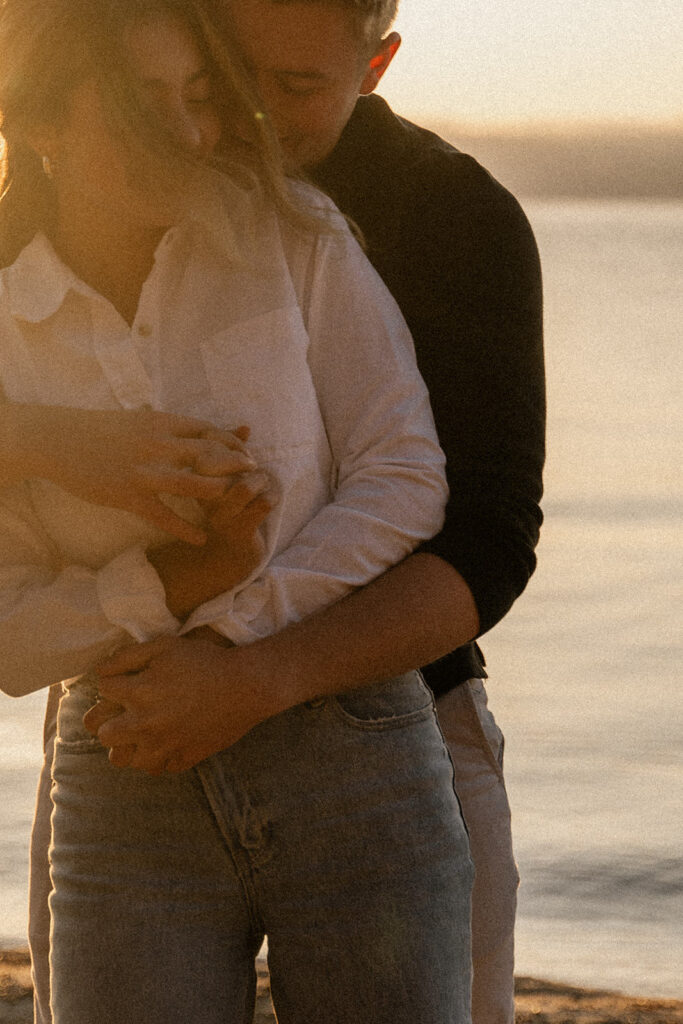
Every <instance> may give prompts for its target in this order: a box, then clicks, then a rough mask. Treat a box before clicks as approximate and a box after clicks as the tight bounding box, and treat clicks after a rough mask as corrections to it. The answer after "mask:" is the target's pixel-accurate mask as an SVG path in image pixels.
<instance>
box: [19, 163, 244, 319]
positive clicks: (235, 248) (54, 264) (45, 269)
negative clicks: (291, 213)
mask: <svg viewBox="0 0 683 1024" xmlns="http://www.w3.org/2000/svg"><path fill="white" fill-rule="evenodd" d="M255 187H256V186H255ZM253 216H254V209H253V204H252V203H250V202H248V201H247V190H246V189H245V188H243V187H241V186H239V185H237V184H235V183H234V182H232V181H231V180H229V179H228V178H227V177H226V176H225V175H223V174H219V173H217V172H211V171H208V172H207V174H206V175H205V176H203V180H202V182H201V184H199V185H198V187H197V189H196V191H195V193H194V195H193V199H192V203H191V206H190V208H189V209H188V211H187V214H186V215H185V216H184V217H183V218H182V220H181V221H179V222H178V224H176V225H174V226H173V227H171V228H170V229H169V230H168V231H167V232H166V234H165V235H164V237H163V238H162V240H161V241H160V243H159V245H158V247H157V250H156V253H155V260H156V259H157V258H159V257H160V256H161V255H162V253H166V252H168V251H169V250H171V249H173V248H175V245H176V244H177V243H178V242H179V241H180V240H182V239H188V240H189V241H190V242H191V244H193V245H198V246H202V245H206V244H207V242H208V243H209V244H211V245H213V246H215V247H216V248H218V249H219V251H220V252H221V253H223V254H224V255H225V256H227V257H228V258H229V259H230V260H231V261H234V262H238V263H240V262H243V261H244V260H245V257H246V252H245V242H246V240H247V239H248V238H249V237H250V235H249V227H250V226H251V225H250V221H251V219H252V217H253ZM197 231H199V235H197V233H196V232H197ZM2 277H3V278H4V281H5V286H6V290H7V295H8V299H9V309H10V313H11V315H12V316H13V317H16V318H18V319H21V320H25V321H28V322H29V323H40V322H41V321H43V320H47V319H48V318H49V317H51V316H53V315H54V314H55V313H56V312H57V310H58V309H59V308H60V307H61V306H62V304H63V303H64V300H65V299H66V297H67V295H68V294H69V292H70V291H74V292H77V293H78V294H80V295H83V296H86V297H87V298H89V299H90V300H92V299H94V298H97V297H98V296H97V292H95V291H94V289H92V288H90V287H89V285H87V284H85V282H83V281H81V279H80V278H79V277H77V275H76V274H75V273H74V272H73V270H71V269H70V267H68V266H67V265H66V264H65V263H64V262H63V261H62V260H61V259H60V258H59V256H58V255H57V253H56V252H55V250H54V248H53V246H52V244H51V242H50V241H49V239H48V238H47V237H46V236H45V235H44V234H43V233H42V232H38V234H36V235H35V236H34V237H33V239H32V240H31V241H30V242H29V244H28V245H27V246H26V247H25V248H24V249H23V250H22V251H21V253H20V254H19V256H18V257H17V259H16V260H15V261H14V263H13V264H12V265H11V266H10V267H8V268H7V269H6V270H5V271H3V273H2Z"/></svg>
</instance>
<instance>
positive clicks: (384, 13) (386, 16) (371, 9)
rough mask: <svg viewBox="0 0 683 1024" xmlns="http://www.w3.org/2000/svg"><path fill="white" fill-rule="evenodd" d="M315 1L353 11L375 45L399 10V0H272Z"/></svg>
mask: <svg viewBox="0 0 683 1024" xmlns="http://www.w3.org/2000/svg"><path fill="white" fill-rule="evenodd" d="M296 2H299V3H301V2H303V3H315V4H319V5H320V6H322V7H341V8H342V10H347V11H349V12H351V13H352V14H353V15H354V17H355V19H356V23H357V25H358V29H359V32H360V33H361V34H362V35H363V36H364V37H365V39H366V40H367V41H368V42H369V43H371V44H372V45H374V44H375V43H377V42H379V40H380V39H382V38H383V36H384V35H385V33H386V32H388V30H389V29H390V28H391V25H392V23H393V21H394V19H395V17H396V12H397V11H398V3H399V0H272V3H276V4H287V3H296Z"/></svg>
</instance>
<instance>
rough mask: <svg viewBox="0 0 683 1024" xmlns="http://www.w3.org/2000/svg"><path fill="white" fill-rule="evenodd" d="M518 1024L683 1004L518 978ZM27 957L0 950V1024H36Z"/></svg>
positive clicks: (261, 991) (263, 992)
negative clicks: (34, 1022)
mask: <svg viewBox="0 0 683 1024" xmlns="http://www.w3.org/2000/svg"><path fill="white" fill-rule="evenodd" d="M258 967H259V979H258V989H257V995H256V1012H255V1015H254V1024H275V1018H274V1016H273V1013H272V1010H271V1007H270V995H269V992H270V989H269V983H268V972H267V970H266V968H265V965H264V964H262V963H261V962H260V961H259V964H258ZM516 993H517V997H516V1006H517V1013H516V1024H538V1022H539V1021H542V1022H543V1024H570V1022H571V1024H683V1000H677V999H639V998H637V997H634V996H623V995H620V994H619V993H616V992H605V991H602V990H598V989H587V988H576V987H573V986H571V985H562V984H556V983H555V982H549V981H541V980H539V979H538V978H527V977H521V978H517V979H516ZM32 1020H33V1009H32V987H31V978H30V973H29V958H28V952H27V951H26V950H25V949H20V950H0V1024H31V1022H32Z"/></svg>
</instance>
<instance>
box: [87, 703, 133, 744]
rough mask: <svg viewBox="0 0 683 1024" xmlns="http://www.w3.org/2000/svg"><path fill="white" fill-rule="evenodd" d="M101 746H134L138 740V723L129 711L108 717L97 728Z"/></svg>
mask: <svg viewBox="0 0 683 1024" xmlns="http://www.w3.org/2000/svg"><path fill="white" fill-rule="evenodd" d="M97 738H98V740H99V741H100V743H101V744H102V746H103V747H129V746H136V745H137V743H138V742H139V740H140V723H139V722H138V720H137V719H136V718H135V716H134V715H132V714H131V713H130V712H129V711H124V712H123V713H122V714H120V715H115V716H114V717H113V718H110V719H108V721H106V722H105V723H104V724H103V725H101V726H100V728H99V729H98V730H97Z"/></svg>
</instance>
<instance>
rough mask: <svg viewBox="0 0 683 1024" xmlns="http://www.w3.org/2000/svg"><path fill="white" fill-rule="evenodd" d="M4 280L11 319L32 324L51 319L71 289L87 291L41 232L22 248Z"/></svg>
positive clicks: (4, 275)
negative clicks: (12, 317)
mask: <svg viewBox="0 0 683 1024" xmlns="http://www.w3.org/2000/svg"><path fill="white" fill-rule="evenodd" d="M3 277H4V278H5V285H6V288H7V295H8V299H9V309H10V312H11V314H12V316H14V317H17V318H18V319H21V320H27V321H28V322H29V323H34V324H37V323H40V322H41V321H42V320H47V319H48V317H51V316H53V314H54V313H56V312H57V310H58V309H59V308H60V306H61V305H62V303H63V302H64V300H65V298H66V296H67V294H68V293H69V291H70V290H71V289H75V290H76V291H80V292H83V291H84V290H86V289H87V285H85V284H84V283H83V282H82V281H80V280H79V279H78V278H77V277H76V275H75V274H74V272H73V270H70V269H69V267H67V266H66V264H65V263H62V261H61V260H60V258H59V256H58V255H57V253H56V252H55V250H54V249H53V247H52V245H51V244H50V242H49V240H48V239H47V238H46V236H45V235H44V234H43V233H42V232H38V234H37V235H35V236H34V237H33V239H32V240H31V241H30V242H29V244H28V245H27V246H26V247H25V248H24V249H22V251H21V252H20V253H19V256H18V257H17V259H16V260H15V261H14V263H13V264H12V266H11V267H8V268H7V270H5V272H4V274H3ZM87 290H88V292H90V293H91V290H90V289H87ZM91 294H92V293H91Z"/></svg>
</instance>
